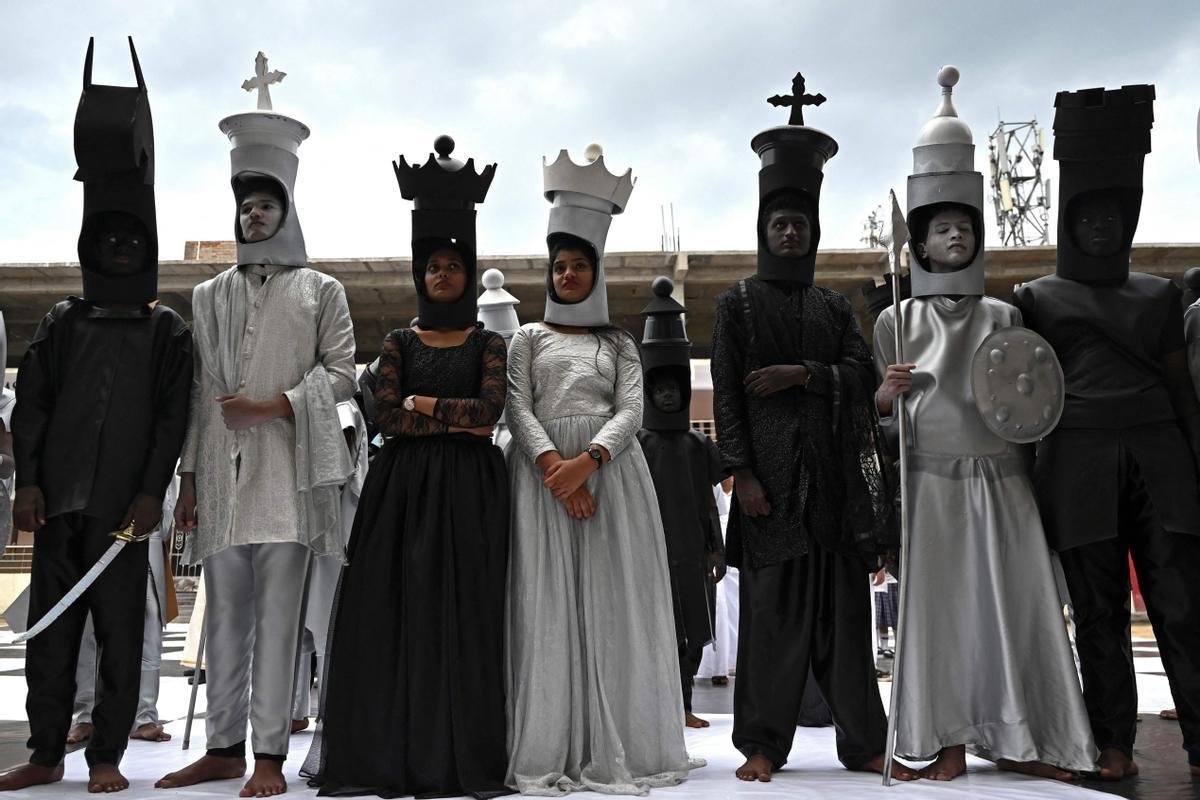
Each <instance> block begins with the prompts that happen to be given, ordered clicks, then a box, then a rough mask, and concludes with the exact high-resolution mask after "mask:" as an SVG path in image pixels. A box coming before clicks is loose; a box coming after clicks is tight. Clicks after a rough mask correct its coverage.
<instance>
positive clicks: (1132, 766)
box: [1096, 747, 1138, 781]
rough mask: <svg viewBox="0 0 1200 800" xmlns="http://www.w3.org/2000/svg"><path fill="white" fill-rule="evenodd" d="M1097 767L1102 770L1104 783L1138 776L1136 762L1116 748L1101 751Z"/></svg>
mask: <svg viewBox="0 0 1200 800" xmlns="http://www.w3.org/2000/svg"><path fill="white" fill-rule="evenodd" d="M1096 766H1097V767H1099V768H1100V780H1102V781H1119V780H1121V779H1122V778H1129V777H1132V776H1133V775H1137V774H1138V765H1137V764H1136V763H1135V762H1134V760H1133V759H1132V758H1130V757H1129V756H1127V755H1125V754H1124V753H1122V752H1121V751H1120V750H1118V749H1117V748H1115V747H1106V748H1104V749H1103V750H1101V751H1100V758H1098V759H1096Z"/></svg>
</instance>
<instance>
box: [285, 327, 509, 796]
mask: <svg viewBox="0 0 1200 800" xmlns="http://www.w3.org/2000/svg"><path fill="white" fill-rule="evenodd" d="M505 390H506V376H505V346H504V340H503V339H502V338H501V337H500V336H498V335H496V334H494V333H492V332H490V331H485V330H482V329H477V330H475V331H473V332H472V333H471V334H470V335H469V336H468V338H467V340H466V341H465V342H464V343H463V344H462V345H459V346H457V347H446V348H434V347H429V346H427V345H425V344H424V343H423V342H422V341H421V339H420V337H418V336H417V334H416V333H415V332H414V331H412V330H407V329H401V330H396V331H392V333H390V334H388V336H387V338H386V339H385V340H384V344H383V354H382V356H381V360H380V369H379V382H378V385H377V388H376V391H375V402H376V422H377V423H378V425H379V430H380V431H381V432H382V433H383V434H384V435H385V436H389V437H390V438H389V439H388V441H387V443H386V444H385V445H384V446H383V449H382V450H380V452H379V454H378V455H377V456H376V457H375V460H374V461H373V462H372V463H371V469H370V472H369V473H368V474H367V479H366V483H365V485H364V486H363V492H362V498H361V500H360V501H359V504H358V514H357V516H356V517H355V520H354V527H353V530H352V533H351V539H350V545H349V563H348V564H347V565H346V567H345V568H344V569H343V571H342V579H341V584H340V587H339V591H338V601H337V603H336V604H335V606H334V611H333V626H332V629H331V631H330V644H329V654H328V664H329V666H328V670H327V675H326V677H325V689H324V691H325V698H324V703H323V707H324V709H325V719H324V721H323V724H322V726H321V729H320V731H319V733H318V737H317V740H316V742H315V743H314V745H313V749H312V752H310V754H309V758H308V760H307V761H306V762H305V773H306V774H308V775H309V776H310V777H311V778H312V780H311V781H310V783H311V784H312V785H314V786H320V787H321V791H320V794H322V795H352V794H377V795H379V796H380V797H400V796H405V795H416V796H418V797H422V796H424V797H432V796H456V795H462V794H466V795H471V796H474V797H494V796H496V795H499V794H505V793H508V791H509V790H508V789H507V788H506V787H505V786H504V783H503V781H504V770H505V767H506V763H507V760H506V753H505V741H504V737H505V721H504V686H503V665H502V661H501V659H502V657H503V645H504V634H503V623H504V584H505V573H506V568H507V554H508V517H509V510H508V476H507V473H506V471H505V466H504V459H503V457H502V455H501V453H500V450H499V448H497V447H495V446H494V445H492V443H491V441H490V440H488V439H487V438H483V437H479V436H475V435H473V434H469V433H451V432H449V430H448V429H449V428H450V427H451V426H457V427H463V428H469V427H477V426H483V425H491V424H494V423H495V422H496V420H497V419H499V417H500V412H501V411H502V410H503V408H504V397H505ZM411 394H417V395H423V396H428V397H438V398H441V399H439V400H438V402H437V406H436V409H435V417H436V418H431V417H426V416H423V415H421V414H417V413H415V412H408V411H405V410H404V408H403V406H402V403H403V400H404V398H405V397H406V396H408V395H411Z"/></svg>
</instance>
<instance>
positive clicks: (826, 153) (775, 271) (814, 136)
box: [750, 73, 838, 284]
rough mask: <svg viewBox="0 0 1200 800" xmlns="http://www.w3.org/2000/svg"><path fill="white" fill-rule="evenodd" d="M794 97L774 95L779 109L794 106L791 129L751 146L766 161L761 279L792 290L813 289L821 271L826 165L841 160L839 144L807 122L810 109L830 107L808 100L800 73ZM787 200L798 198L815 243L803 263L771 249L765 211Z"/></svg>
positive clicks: (761, 179) (764, 135)
mask: <svg viewBox="0 0 1200 800" xmlns="http://www.w3.org/2000/svg"><path fill="white" fill-rule="evenodd" d="M792 90H793V92H794V94H793V95H789V96H786V97H784V96H780V95H774V96H772V97H770V98H768V99H767V102H768V103H770V104H771V105H773V106H785V107H787V106H790V107H791V109H792V111H791V119H790V120H789V123H788V124H787V125H778V126H776V127H774V128H767V129H766V130H765V131H762V132H761V133H759V134H758V135H756V136H755V137H754V138H753V139H752V140H751V141H750V147H751V148H753V149H754V152H755V153H756V154H757V155H758V157H759V159H760V166H759V170H758V221H757V228H758V277H760V278H762V279H764V280H770V281H779V282H783V283H791V284H811V283H812V282H813V274H814V273H815V271H816V257H817V245H818V243H819V242H820V241H821V222H820V199H821V182H822V180H823V179H824V177H825V174H824V172H823V170H824V168H825V162H826V161H828V160H829V159H831V158H833V157H834V155H836V154H837V151H838V144H837V142H836V141H834V139H833V137H831V136H830V135H829V134H827V133H824V132H822V131H819V130H817V129H816V128H810V127H808V126H807V125H804V124H797V123H802V122H803V119H804V117H803V109H804V106H816V105H820V104H821V103H824V102H825V95H823V94H816V95H811V94H804V93H803V92H804V76H803V75H801V74H800V73H796V77H795V78H794V79H793V81H792ZM783 195H798V196H799V198H800V199H801V201H802V205H805V206H806V207H805V208H803V209H802V210H804V211H806V212H807V213H808V215H809V224H810V227H811V230H812V241H811V246H810V247H809V250H808V253H807V254H806V255H804V256H801V257H798V258H788V257H783V256H776V255H773V254H772V253H771V252H770V250H769V249H768V248H767V241H766V235H765V234H766V229H765V225H764V220H763V211H764V210H765V209H766V208H767V206H768V204H770V203H771V202H772V201H773V200H775V199H777V198H779V197H781V196H783Z"/></svg>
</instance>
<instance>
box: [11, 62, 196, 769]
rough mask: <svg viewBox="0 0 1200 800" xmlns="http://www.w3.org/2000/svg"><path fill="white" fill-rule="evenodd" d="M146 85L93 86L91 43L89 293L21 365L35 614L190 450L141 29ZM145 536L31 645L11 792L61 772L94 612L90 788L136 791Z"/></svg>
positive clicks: (181, 342) (55, 311)
mask: <svg viewBox="0 0 1200 800" xmlns="http://www.w3.org/2000/svg"><path fill="white" fill-rule="evenodd" d="M129 50H130V54H131V56H132V58H133V67H134V72H135V73H136V75H137V84H138V85H137V86H136V87H125V86H100V85H94V84H93V83H92V42H90V41H89V43H88V51H87V59H86V63H85V66H84V76H83V95H82V97H81V98H80V101H79V110H78V112H77V113H76V116H75V157H76V160H77V161H78V163H79V171H78V172H77V173H76V175H75V177H76V179H77V180H79V181H81V182H82V183H83V225H82V230H81V231H80V235H79V262H80V266H81V267H82V272H83V276H82V277H83V297H82V298H79V297H69V298H67V299H66V300H64V301H62V302H60V303H58V304H57V305H55V306H54V308H52V309H51V310H50V313H49V314H47V315H46V317H45V319H43V320H42V323H41V325H40V326H39V327H38V330H37V332H36V333H35V334H34V337H33V341H32V342H31V343H30V346H29V350H28V351H27V352H26V354H25V357H24V358H23V359H22V361H21V368H20V371H19V372H18V375H17V385H18V386H19V387H20V402H18V403H17V407H16V410H15V411H14V413H13V420H12V421H13V439H14V449H15V454H16V461H17V496H16V502H15V508H14V516H15V519H16V524H17V527H18V528H20V529H21V530H28V531H36V532H37V536H36V537H35V545H34V552H33V569H32V577H31V582H30V587H31V591H30V599H29V617H30V621H31V622H32V621H36V620H38V619H41V617H42V616H43V615H44V614H45V613H46V612H47V611H49V610H50V608H51V607H52V606H53V605H54V604H55V603H57V602H58V601H59V599H60V598H62V596H63V595H64V594H66V593H67V592H68V591H69V590H70V589H71V588H72V587H73V586H74V585H75V584H76V583H77V582H78V581H79V579H80V578H82V577H83V574H84V573H85V572H86V571H87V570H88V569H89V568H90V567H91V566H92V564H94V563H95V562H96V560H97V559H98V558H99V557H100V555H101V554H102V553H104V551H105V550H107V549H108V548H109V546H110V545H111V544H112V542H113V538H112V536H111V534H112V532H114V531H120V530H123V529H125V528H127V527H128V526H130V525H131V524H132V532H133V534H134V535H135V536H140V535H143V534H149V533H150V532H151V531H153V530H154V529H155V528H156V527H157V526H158V525H159V524H160V518H161V516H162V503H163V496H164V495H165V493H166V490H167V485H168V484H169V483H170V482H171V480H172V477H173V473H174V470H175V462H176V460H177V459H178V458H179V451H180V449H181V448H182V446H183V437H184V432H185V428H186V424H187V412H188V402H189V397H190V391H191V383H192V342H191V333H190V332H189V331H188V329H187V327H186V325H185V324H184V322H183V319H182V318H180V316H179V315H178V314H176V313H175V312H174V311H172V310H171V309H170V308H167V307H166V306H164V305H162V304H161V303H159V302H158V300H157V297H158V232H157V227H156V224H155V214H154V139H153V137H154V133H153V127H152V124H151V120H150V104H149V99H148V96H147V92H146V84H145V81H144V80H143V78H142V71H141V67H140V66H139V64H138V60H137V53H136V51H135V50H134V49H133V40H132V39H130V41H129ZM147 547H148V544H147V542H132V543H129V544H126V545H125V547H124V548H123V549H122V550H121V551H120V553H119V554H118V555H117V557H116V558H115V559H114V560H113V561H112V563H111V564H109V565H108V567H107V568H106V569H105V571H104V572H102V573H101V574H100V576H99V577H98V578H97V579H96V582H95V583H93V584H92V586H91V587H90V588H89V589H88V590H87V591H86V592H85V593H84V595H83V597H81V598H80V599H79V600H78V601H77V602H75V603H74V604H73V605H71V606H70V607H68V608H67V610H66V611H65V612H64V613H63V615H62V616H61V617H59V618H58V619H57V620H55V621H54V622H53V623H52V624H51V625H50V627H48V628H47V629H46V630H45V631H44V632H43V633H41V634H40V635H38V636H36V637H34V638H33V639H31V640H30V641H29V644H28V647H27V650H26V659H25V676H26V682H27V683H28V684H29V696H28V699H27V700H26V706H25V707H26V710H27V712H28V714H29V728H30V737H29V742H28V746H29V747H30V749H32V750H33V753H32V754H31V755H30V757H29V763H28V764H26V765H23V766H21V767H18V768H17V769H16V770H14V771H11V772H9V773H7V774H6V775H4V776H2V777H0V790H4V789H20V788H24V787H25V786H29V785H33V784H39V783H51V782H54V781H58V780H61V779H62V775H63V765H62V761H63V756H64V754H65V750H66V739H67V731H68V729H69V728H70V727H71V714H72V710H73V709H72V707H73V702H74V697H75V662H76V661H77V659H78V656H79V644H80V637H81V635H82V633H83V626H84V621H85V620H86V618H87V615H88V612H89V611H90V612H91V614H92V619H93V622H94V625H95V631H96V640H97V643H98V644H99V647H100V656H99V665H98V666H99V678H100V680H99V690H98V694H97V702H96V705H95V709H94V711H93V715H92V721H93V725H94V728H93V730H92V735H91V738H90V739H89V740H88V745H87V751H86V757H87V762H88V766H89V767H90V770H91V777H90V779H89V781H88V791H91V792H101V791H104V792H111V791H119V790H121V789H125V788H127V787H128V786H129V782H128V781H127V780H126V779H125V778H124V777H123V776H122V775H121V773H120V771H119V770H118V768H117V765H118V764H119V762H120V760H121V756H122V754H123V753H124V752H125V747H126V744H127V743H128V741H129V740H128V736H129V731H130V730H131V729H132V728H133V720H134V716H135V715H136V711H137V704H138V688H139V682H140V678H141V659H142V612H143V610H144V608H145V602H146V594H145V592H146V589H145V587H146V563H147V558H148V555H147Z"/></svg>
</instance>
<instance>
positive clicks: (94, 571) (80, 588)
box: [13, 539, 128, 642]
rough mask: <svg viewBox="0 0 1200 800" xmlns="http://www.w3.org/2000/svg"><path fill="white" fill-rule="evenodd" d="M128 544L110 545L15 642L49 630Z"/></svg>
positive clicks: (123, 542) (122, 541)
mask: <svg viewBox="0 0 1200 800" xmlns="http://www.w3.org/2000/svg"><path fill="white" fill-rule="evenodd" d="M126 544H128V542H127V541H126V540H124V539H117V540H116V541H115V542H113V543H112V544H111V545H109V548H108V549H107V550H105V551H104V555H102V556H100V558H98V559H97V560H96V563H95V564H93V565H92V568H91V569H89V570H88V571H87V572H86V573H85V574H84V576H83V577H82V578H80V579H79V583H77V584H75V585H74V586H72V587H71V591H69V592H67V593H66V594H65V595H63V598H62V600H59V601H58V602H57V603H55V604H54V608H52V609H50V610H49V611H47V612H46V615H45V616H44V617H42V618H41V619H39V620H38V621H37V624H35V625H31V626H29V630H27V631H25V632H24V633H22V634H21V635H20V636H18V637H17V638H16V639H14V640H13V641H14V642H27V641H29V640H30V639H32V638H33V637H35V636H37V635H38V634H39V633H41V632H42V631H44V630H46V628H49V627H50V625H51V624H52V623H53V622H54V620H56V619H58V618H59V617H61V616H62V613H63V612H64V611H66V610H67V609H68V608H69V607H70V606H71V604H72V603H74V602H75V601H76V600H78V599H79V597H80V595H82V594H83V593H84V592H86V591H87V589H88V587H89V586H91V585H92V584H93V583H95V582H96V578H98V577H100V573H101V572H104V570H105V569H106V568H107V567H108V565H109V564H111V563H112V560H113V559H114V558H116V557H117V553H119V552H121V548H123V547H124V546H125V545H126Z"/></svg>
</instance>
